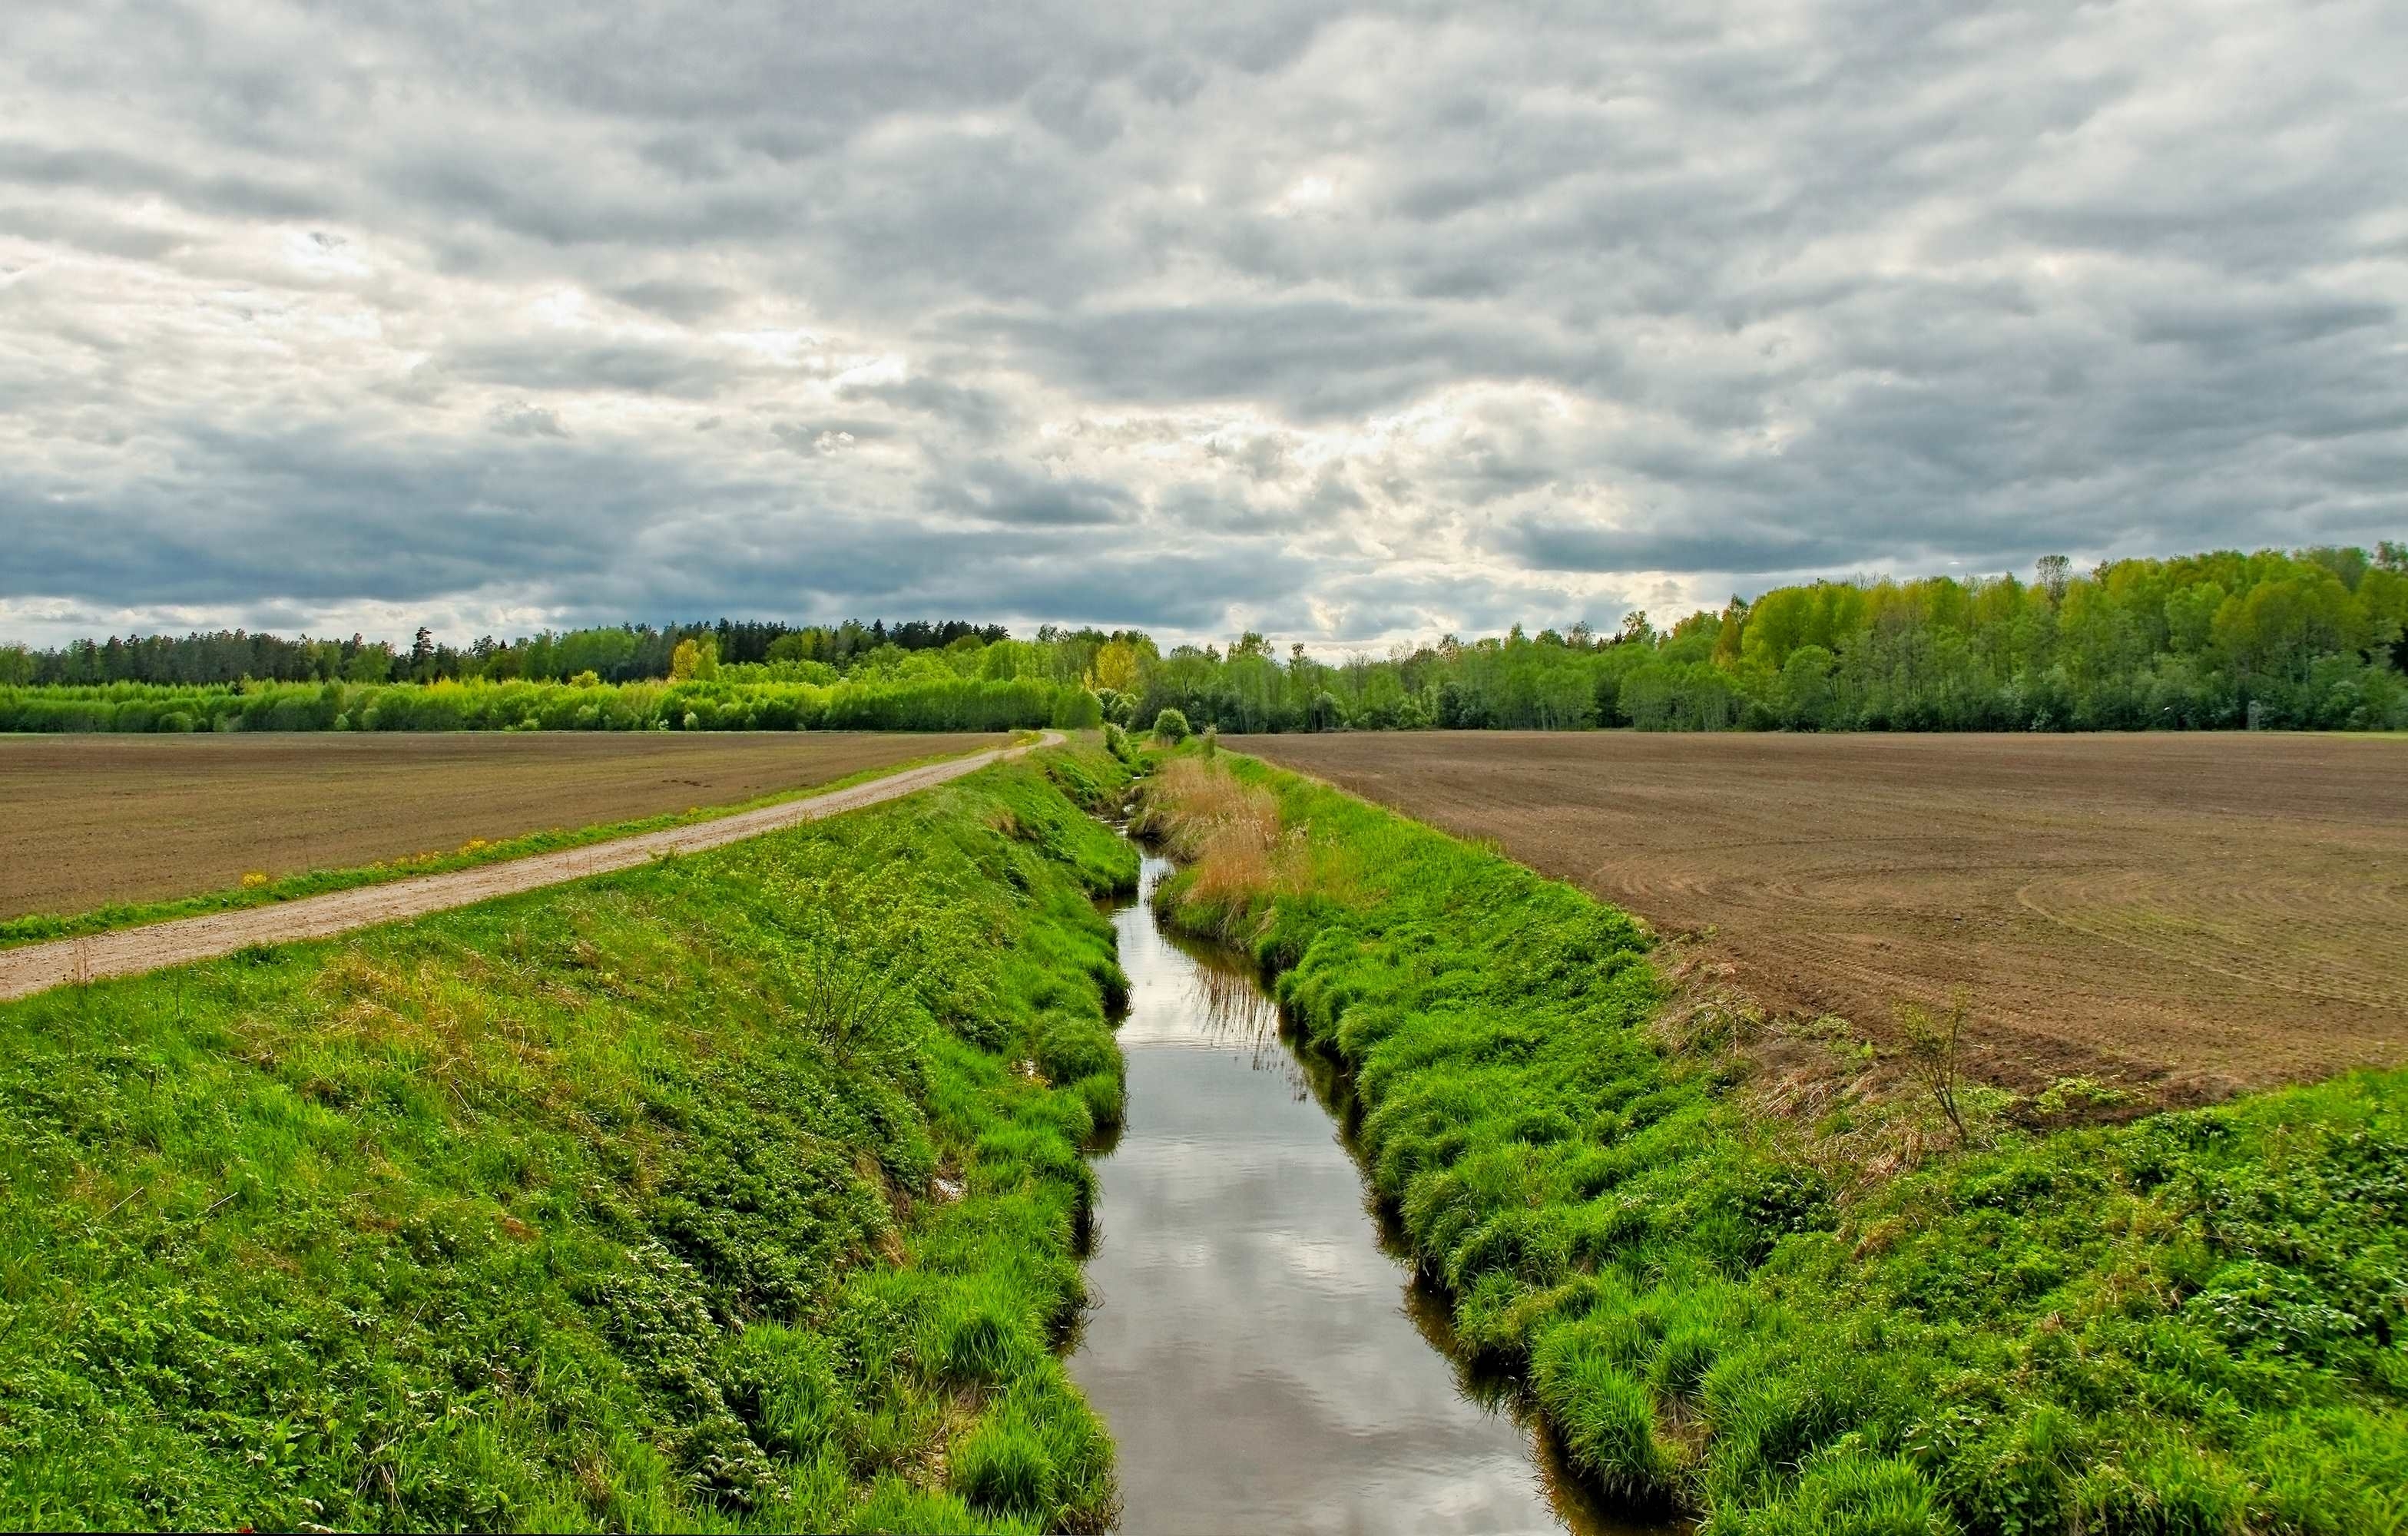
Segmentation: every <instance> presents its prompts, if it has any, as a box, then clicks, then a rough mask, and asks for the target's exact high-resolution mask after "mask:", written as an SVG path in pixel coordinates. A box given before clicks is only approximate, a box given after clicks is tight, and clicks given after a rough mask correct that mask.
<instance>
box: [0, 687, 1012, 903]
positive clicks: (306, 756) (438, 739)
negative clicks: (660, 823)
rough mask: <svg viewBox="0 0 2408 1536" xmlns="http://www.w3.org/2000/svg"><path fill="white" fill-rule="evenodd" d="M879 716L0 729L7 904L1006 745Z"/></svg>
mask: <svg viewBox="0 0 2408 1536" xmlns="http://www.w3.org/2000/svg"><path fill="white" fill-rule="evenodd" d="M1001 739H1002V738H1001V737H999V736H995V735H978V734H968V733H962V734H950V735H948V734H925V733H918V734H904V733H894V734H888V733H877V732H826V733H818V732H811V733H786V732H778V733H764V734H757V735H755V734H746V735H735V734H724V735H723V734H716V733H714V734H709V735H695V736H685V735H681V734H675V733H626V734H616V733H614V734H598V733H596V734H588V733H568V732H562V733H543V734H539V735H538V734H528V735H502V734H446V735H376V736H351V735H335V734H314V733H313V734H307V735H261V736H251V735H211V736H43V737H0V804H5V805H6V806H7V808H8V829H7V840H6V848H7V857H6V859H4V860H0V918H7V917H15V916H20V915H22V914H25V913H29V912H80V911H84V910H87V909H90V908H93V907H96V906H100V905H102V904H104V903H114V902H146V901H162V900H167V899H170V898H173V897H182V896H188V895H192V894H193V893H196V892H203V891H214V890H221V889H223V888H225V887H228V886H232V885H234V884H236V883H238V882H239V881H240V880H241V879H242V878H243V876H244V875H245V874H248V873H253V872H257V873H262V874H265V875H267V876H269V877H270V878H271V879H273V878H278V877H282V876H288V875H294V874H298V873H301V872H303V871H305V870H314V869H330V868H346V867H351V866H359V865H366V864H372V863H376V862H378V861H380V860H386V859H397V858H406V857H409V856H410V855H412V854H420V853H425V852H430V851H439V852H444V853H449V852H451V851H452V850H455V849H457V848H458V847H460V845H462V844H464V843H466V842H467V841H469V840H471V839H483V840H487V841H489V842H498V841H501V840H505V839H509V838H516V837H523V836H524V835H526V834H529V833H532V832H537V831H541V830H544V829H547V828H552V827H581V826H588V825H595V824H597V823H609V822H620V821H629V820H636V819H639V818H643V817H649V816H657V815H664V814H670V813H675V812H681V811H686V810H689V809H691V808H694V807H708V806H719V805H733V804H738V803H741V802H744V801H747V800H753V799H758V798H760V797H764V796H768V795H777V794H781V793H783V792H786V791H789V790H797V789H804V788H808V787H810V786H812V785H815V784H824V783H827V782H831V781H834V780H838V779H842V778H845V777H847V776H849V775H852V774H856V773H861V772H865V771H868V770H872V769H877V768H889V767H893V766H895V765H896V764H901V763H907V762H911V761H915V760H918V759H922V758H926V757H931V756H938V755H949V754H955V753H964V752H969V751H973V750H976V749H978V748H980V747H987V746H993V745H995V744H996V742H998V741H999V740H1001Z"/></svg>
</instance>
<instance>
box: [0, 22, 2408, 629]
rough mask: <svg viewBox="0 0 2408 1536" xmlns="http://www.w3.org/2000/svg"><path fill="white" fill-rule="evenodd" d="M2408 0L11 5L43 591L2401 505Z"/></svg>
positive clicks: (999, 611) (8, 446)
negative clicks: (2406, 0) (2404, 2)
mask: <svg viewBox="0 0 2408 1536" xmlns="http://www.w3.org/2000/svg"><path fill="white" fill-rule="evenodd" d="M2403 81H2408V7H2403V6H2401V4H2399V0H2331V3H2316V0H2251V3H2238V4H2218V3H2212V0H2186V3H2157V4H2152V3H2134V0H2123V3H2106V4H2070V3H2057V0H2033V3H2030V4H2025V5H2020V6H1980V5H1969V4H1965V3H1963V0H1846V3H1829V4H1826V3H1817V0H1756V3H1738V4H1725V3H1720V0H1664V3H1661V4H1648V3H1641V4H1626V5H1612V6H1608V5H1602V4H1596V3H1593V0H1581V3H1570V4H1563V5H1547V4H1508V3H1498V0H1483V3H1481V4H1478V5H1470V4H1465V5H1459V6H1449V7H1442V6H1429V5H1389V6H1372V5H1347V4H1323V3H1320V0H1209V3H1207V4H1198V5H1189V4H1185V3H1184V0H1170V3H1163V4H1154V5H1147V6H1127V5H1120V4H1111V5H1107V4H1101V3H1097V4H1068V3H1052V0H1047V3H1039V4H1024V3H997V4H988V5H979V4H969V3H967V0H954V3H924V0H881V3H879V4H875V5H853V4H850V3H846V4H826V3H817V4H810V5H805V4H801V3H792V4H763V3H745V0H732V3H730V0H723V3H719V4H714V5H710V6H693V5H668V4H651V3H635V0H589V3H587V4H582V5H578V6H555V7H535V6H524V5H509V4H502V3H498V0H495V3H486V0H325V3H321V4H308V5H289V4H277V3H274V0H255V3H254V0H188V3H180V4H179V3H172V0H144V3H141V4H126V5H110V4H103V3H95V0H74V3H72V4H61V5H51V4H48V3H44V0H8V5H7V42H6V45H5V47H0V636H6V637H8V638H14V639H31V640H36V641H41V642H51V641H55V640H58V639H64V638H65V637H67V636H69V635H72V634H79V633H106V632H109V631H112V630H123V629H126V628H129V627H134V626H139V627H142V628H145V629H150V628H155V627H162V626H165V627H171V628H183V627H187V626H191V625H195V624H202V625H215V624H236V623H238V624H250V625H253V626H261V625H264V626H269V627H273V628H277V629H279V630H284V631H288V632H289V631H293V630H299V629H308V630H310V631H312V632H315V633H322V634H323V633H330V632H331V633H349V632H350V631H351V630H353V629H365V630H366V631H367V632H368V633H370V634H371V635H375V634H388V635H390V634H397V633H398V634H406V633H407V632H408V631H409V629H410V628H412V627H414V626H415V625H416V624H418V623H419V622H421V621H422V620H424V621H426V622H429V623H431V624H434V625H435V627H436V628H437V630H438V632H441V633H443V634H444V635H445V636H446V637H447V638H451V639H467V638H470V637H472V636H474V635H476V634H478V633H481V632H486V631H494V632H500V633H510V632H516V631H523V630H526V629H531V628H534V627H537V626H538V625H541V624H562V623H580V622H596V621H617V620H620V619H623V618H646V619H662V618H667V617H673V616H695V615H716V614H719V613H723V612H724V613H729V614H737V615H751V616H780V617H789V618H827V617H836V616H842V615H847V614H854V615H859V616H861V617H864V618H869V617H878V616H885V617H905V616H918V615H931V616H935V615H960V616H965V617H976V618H993V619H1000V620H1003V621H1006V622H1011V623H1014V624H1016V625H1018V626H1020V627H1021V628H1022V629H1023V631H1024V632H1025V629H1026V627H1028V626H1029V625H1032V624H1035V623H1036V622H1039V621H1040V620H1045V619H1054V620H1062V621H1068V622H1072V623H1079V622H1096V623H1100V624H1142V625H1146V626H1148V627H1151V628H1153V629H1154V630H1155V631H1157V632H1158V633H1161V634H1164V635H1165V636H1167V637H1190V636H1192V637H1196V638H1199V639H1203V638H1223V637H1226V635H1228V634H1229V633H1232V632H1234V631H1235V630H1236V629H1237V628H1239V627H1241V626H1251V627H1255V628H1261V629H1264V630H1267V631H1269V632H1270V633H1271V634H1273V635H1274V636H1275V637H1277V638H1279V639H1303V640H1305V641H1307V642H1308V643H1310V644H1312V645H1314V646H1315V647H1317V648H1321V647H1326V648H1337V647H1343V646H1351V645H1363V646H1377V645H1381V644H1384V643H1387V642H1390V641H1393V640H1395V639H1403V638H1408V637H1413V636H1422V635H1432V634H1436V633H1438V632H1440V631H1442V630H1448V629H1455V630H1459V631H1463V632H1466V633H1469V632H1474V631H1482V630H1486V629H1491V628H1498V627H1502V626H1503V625H1505V624H1510V623H1512V622H1513V621H1514V620H1516V619H1524V620H1527V621H1529V622H1531V623H1533V624H1543V623H1562V622H1567V621H1569V620H1570V619H1573V618H1578V617H1583V616H1586V617H1589V618H1591V619H1592V620H1595V621H1597V622H1599V623H1606V624H1610V623H1612V622H1613V620H1614V619H1615V618H1617V617H1618V616H1619V615H1620V614H1621V613H1622V612H1623V611H1624V610H1626V609H1628V608H1631V607H1643V608H1648V609H1651V610H1656V611H1657V612H1659V613H1661V612H1663V611H1664V610H1681V609H1685V608H1686V607H1689V606H1693V605H1695V604H1698V603H1701V602H1712V601H1717V600H1719V599H1720V598H1722V597H1724V596H1728V595H1729V594H1730V593H1731V592H1733V591H1742V592H1753V591H1756V590H1760V589H1761V588H1763V587H1765V586H1768V585H1770V584H1774V583H1776V582H1778V581H1785V580H1792V579H1797V578H1799V577H1807V576H1813V575H1821V574H1847V573H1852V572H1864V571H1883V570H1889V571H1897V572H1900V573H1921V572H1927V571H1936V570H1961V571H1983V570H1996V569H2004V568H2008V567H2028V562H2029V561H2030V560H2031V559H2032V558H2033V557H2034V556H2036V555H2038V554H2041V553H2048V552H2051V551H2062V552H2065V553H2072V554H2074V555H2075V556H2076V557H2077V558H2081V559H2085V560H2086V559H2089V558H2093V557H2097V556H2101V555H2107V554H2121V553H2175V552H2180V551H2186V550H2191V549H2196V548H2201V547H2210V546H2228V545H2242V546H2256V545H2262V544H2296V543H2301V542H2311V541H2331V540H2343V541H2365V540H2371V539H2372V538H2378V537H2386V536H2389V537H2400V536H2408V323H2403V319H2402V313H2403V308H2402V307H2403V305H2408V151H2403V146H2408V88H2403V83H2402V82H2403Z"/></svg>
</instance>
